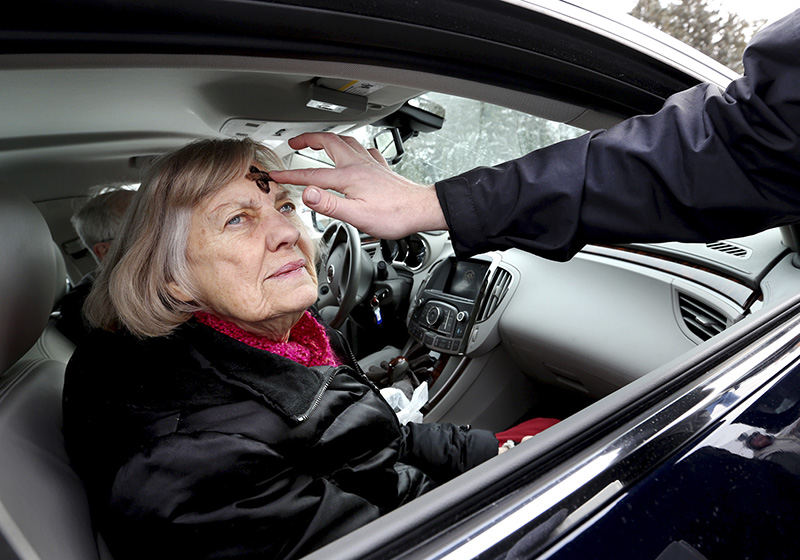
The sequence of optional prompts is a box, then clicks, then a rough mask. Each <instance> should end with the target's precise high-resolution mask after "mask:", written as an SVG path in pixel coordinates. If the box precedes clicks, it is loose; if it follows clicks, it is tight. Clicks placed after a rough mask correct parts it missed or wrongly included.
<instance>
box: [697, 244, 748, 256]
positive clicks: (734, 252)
mask: <svg viewBox="0 0 800 560" xmlns="http://www.w3.org/2000/svg"><path fill="white" fill-rule="evenodd" d="M706 247H708V248H709V249H713V250H714V251H719V252H721V253H726V254H728V255H731V256H732V257H737V258H739V259H746V258H748V257H749V256H750V250H749V249H746V248H744V247H742V246H740V245H735V244H733V243H731V242H729V241H714V242H713V243H706Z"/></svg>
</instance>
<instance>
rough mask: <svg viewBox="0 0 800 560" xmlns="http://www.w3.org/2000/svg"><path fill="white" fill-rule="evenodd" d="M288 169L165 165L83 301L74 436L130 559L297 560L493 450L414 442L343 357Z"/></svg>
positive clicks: (247, 162) (234, 162) (237, 147)
mask: <svg viewBox="0 0 800 560" xmlns="http://www.w3.org/2000/svg"><path fill="white" fill-rule="evenodd" d="M280 166H281V163H280V160H279V159H277V157H276V156H275V155H274V154H272V153H271V152H270V151H269V150H267V149H266V148H264V147H263V146H260V145H257V144H255V143H253V142H250V141H239V140H209V141H201V142H196V143H192V144H190V145H188V146H186V147H184V148H182V149H180V150H178V151H177V152H174V153H172V154H170V155H167V156H165V157H163V158H162V159H160V160H159V161H158V162H157V163H156V164H155V165H154V166H153V168H152V169H151V171H150V172H149V175H148V177H147V178H146V180H145V181H144V183H143V184H142V186H141V188H140V190H139V193H138V195H137V197H136V199H135V200H134V202H133V204H132V206H131V208H130V209H129V211H128V214H127V217H126V221H125V224H124V226H123V229H122V231H121V233H120V236H119V238H118V241H117V243H116V244H115V245H114V246H113V248H112V252H111V254H110V255H109V256H108V258H107V259H106V261H105V262H104V267H103V270H102V273H101V275H100V277H99V278H98V280H97V282H96V284H95V286H94V288H93V291H92V293H91V295H90V297H89V300H88V301H87V304H86V307H85V313H86V315H87V318H88V319H89V321H90V322H91V324H92V325H94V326H95V327H97V328H96V329H95V330H94V332H93V333H92V334H91V336H90V339H89V340H88V341H87V342H86V343H85V344H83V345H81V346H80V347H78V349H77V350H76V351H75V354H74V356H73V358H72V360H71V361H70V363H69V365H68V369H67V378H66V383H65V389H64V433H65V437H66V443H67V447H68V450H69V452H70V455H71V457H72V459H73V461H74V464H75V466H76V468H77V470H78V472H79V473H80V475H81V477H82V479H83V480H84V483H85V484H86V487H87V491H88V493H89V499H90V503H91V507H92V510H93V514H94V517H95V520H96V523H97V525H98V530H99V531H100V532H101V533H102V534H103V535H104V537H105V539H106V541H107V542H108V544H109V546H110V548H111V551H112V553H113V555H114V557H115V558H118V559H119V558H156V557H158V558H161V557H165V558H167V557H168V558H172V559H174V558H212V557H213V558H228V557H236V558H243V557H247V558H250V557H258V558H269V557H273V558H294V557H298V556H301V555H303V554H304V553H308V552H310V551H311V550H313V549H315V548H317V547H319V546H321V545H323V544H325V543H327V542H330V541H332V540H334V539H336V538H337V537H340V536H341V535H344V534H345V533H347V532H348V531H351V530H353V529H355V528H357V527H360V526H362V525H364V524H365V523H368V522H369V521H371V520H373V519H375V518H377V517H378V516H380V515H381V514H383V513H386V512H388V511H390V510H392V509H394V508H396V507H398V506H400V505H402V504H404V503H407V502H408V501H410V500H412V499H414V498H415V497H417V496H419V495H420V494H422V493H424V492H426V491H427V490H429V489H431V488H433V487H434V486H436V484H438V483H441V482H443V481H446V480H448V479H450V478H452V477H454V476H456V475H458V474H459V473H461V472H463V471H465V470H467V469H469V468H470V467H472V466H474V465H476V464H478V463H480V462H482V461H484V460H486V459H488V458H489V457H491V456H493V455H496V454H497V452H498V442H497V440H496V439H495V437H494V435H493V434H491V433H489V432H485V431H482V430H471V429H469V428H466V427H456V426H453V425H448V424H409V425H407V426H401V425H400V424H399V423H398V421H397V418H396V416H395V414H394V412H393V411H392V409H391V408H390V407H389V405H388V404H387V403H386V402H385V401H384V400H383V399H382V398H381V396H380V393H379V392H378V391H377V390H376V388H375V387H374V386H373V385H372V384H371V383H370V382H369V381H368V380H367V379H366V377H365V376H364V375H363V373H361V371H360V370H359V369H358V367H357V365H356V364H353V363H348V362H347V361H346V360H344V359H343V358H342V356H346V355H347V353H346V352H343V351H342V348H340V347H339V345H341V344H342V340H341V337H340V336H339V335H338V334H337V333H335V331H331V333H328V332H327V331H326V329H325V328H324V327H323V326H321V325H320V323H319V322H318V321H317V319H315V317H314V316H313V315H312V314H311V313H309V311H307V309H308V308H309V307H310V306H311V305H312V304H313V303H314V302H315V300H316V295H317V278H316V273H315V270H314V257H315V254H314V246H313V244H312V242H311V240H310V238H309V236H308V235H307V232H306V231H305V229H304V227H303V225H302V223H301V221H300V219H299V217H298V215H297V212H296V207H295V203H294V202H293V200H292V196H291V193H290V192H289V191H288V190H287V189H286V188H284V187H283V186H281V185H278V184H276V183H274V182H272V181H270V179H269V175H268V172H269V171H270V170H272V169H279V168H280ZM331 341H333V345H332V344H331Z"/></svg>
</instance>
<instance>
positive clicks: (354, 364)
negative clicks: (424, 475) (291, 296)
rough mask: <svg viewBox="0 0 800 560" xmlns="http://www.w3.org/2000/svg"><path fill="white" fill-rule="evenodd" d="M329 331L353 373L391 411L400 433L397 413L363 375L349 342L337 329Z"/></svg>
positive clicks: (373, 384)
mask: <svg viewBox="0 0 800 560" xmlns="http://www.w3.org/2000/svg"><path fill="white" fill-rule="evenodd" d="M330 330H331V332H334V333H336V338H337V339H338V341H339V346H340V347H341V348H342V349H343V350H344V351H345V353H346V354H347V355H346V356H345V358H347V359H349V360H350V363H351V364H352V369H353V370H354V371H355V372H356V373H357V374H358V375H360V376H361V378H362V379H363V381H364V382H365V383H366V384H367V386H368V387H369V388H370V389H372V391H373V392H374V393H375V394H376V395H378V398H379V399H380V400H381V402H383V404H384V405H386V408H388V409H389V410H390V411H391V413H392V418H394V423H395V425H396V426H397V429H398V430H400V431H402V429H403V426H402V424H400V420H399V419H398V418H397V413H396V412H395V411H394V409H393V408H392V406H391V405H390V404H389V402H388V401H387V400H386V398H384V396H383V395H382V394H381V390H380V389H378V386H377V385H375V383H373V381H372V379H370V378H369V377H367V374H366V373H364V370H363V369H361V366H360V365H359V363H358V360H356V356H355V354H353V350H352V349H351V348H350V343H349V342H347V338H345V336H344V334H342V332H341V331H339V330H338V329H330Z"/></svg>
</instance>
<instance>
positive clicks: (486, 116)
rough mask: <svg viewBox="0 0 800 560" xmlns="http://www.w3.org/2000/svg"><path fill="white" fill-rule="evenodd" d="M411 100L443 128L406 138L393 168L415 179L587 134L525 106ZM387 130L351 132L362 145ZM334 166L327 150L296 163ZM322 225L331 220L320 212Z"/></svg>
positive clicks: (435, 97)
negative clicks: (433, 115) (440, 118)
mask: <svg viewBox="0 0 800 560" xmlns="http://www.w3.org/2000/svg"><path fill="white" fill-rule="evenodd" d="M412 102H413V103H414V104H415V105H416V106H418V107H421V108H423V109H426V110H428V111H431V112H433V113H436V114H438V115H439V116H442V113H443V114H444V124H443V126H442V128H441V129H440V130H436V131H433V132H424V133H420V134H419V135H418V136H416V137H412V138H409V139H408V140H406V141H405V142H404V146H403V147H404V150H405V153H404V154H403V157H402V159H401V160H400V162H399V163H397V164H396V165H395V166H394V167H393V169H394V170H395V171H397V172H398V173H400V174H401V175H403V176H405V177H408V178H409V179H411V180H412V181H416V182H418V183H422V184H432V183H435V182H436V181H439V180H441V179H446V178H448V177H452V176H453V175H458V174H459V173H462V172H464V171H468V170H470V169H473V168H475V167H479V166H485V165H488V166H491V165H497V164H498V163H502V162H504V161H508V160H510V159H514V158H517V157H520V156H522V155H525V154H527V153H528V152H530V151H533V150H535V149H537V148H542V147H544V146H548V145H550V144H554V143H556V142H560V141H561V140H567V139H569V138H574V137H576V136H579V135H581V134H583V133H584V132H585V131H584V130H582V129H579V128H576V127H573V126H569V125H566V124H563V123H559V122H553V121H548V120H546V119H542V118H539V117H534V116H531V115H528V114H526V113H522V112H520V111H515V110H513V109H508V108H506V107H500V106H498V105H492V104H490V103H484V102H481V101H475V100H472V99H465V98H462V97H455V96H452V95H446V94H441V93H427V94H425V95H422V96H420V97H419V98H417V99H416V100H412ZM382 130H384V129H381V128H376V127H373V126H366V127H363V128H360V129H358V130H354V131H351V132H349V133H348V134H349V135H350V136H354V137H355V138H357V139H358V140H359V141H360V142H361V143H362V144H363V145H365V146H370V147H371V146H372V145H373V138H374V137H375V135H376V134H378V133H379V132H381V131H382ZM324 165H332V162H331V161H330V159H329V158H328V157H327V155H326V154H325V153H324V152H316V151H314V150H302V151H301V152H299V153H298V154H297V156H296V157H295V158H294V160H293V162H292V167H316V166H324ZM317 218H318V221H319V222H320V223H318V224H316V227H317V228H319V227H320V226H322V225H323V224H322V223H321V222H323V221H326V219H325V218H324V217H321V216H317Z"/></svg>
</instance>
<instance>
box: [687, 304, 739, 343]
mask: <svg viewBox="0 0 800 560" xmlns="http://www.w3.org/2000/svg"><path fill="white" fill-rule="evenodd" d="M678 306H679V308H680V312H681V318H682V319H683V322H684V323H685V324H686V327H687V328H688V329H689V330H690V331H691V332H692V333H693V334H694V335H696V336H698V337H699V338H700V339H702V340H708V339H709V338H711V337H712V336H714V335H717V334H719V333H721V332H722V331H724V330H725V329H726V328H727V326H728V319H727V318H726V317H725V315H723V314H722V313H721V312H720V311H718V310H716V309H714V308H713V307H711V306H710V305H708V304H706V303H703V302H701V301H699V300H697V299H695V298H692V297H689V296H687V295H686V294H678Z"/></svg>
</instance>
